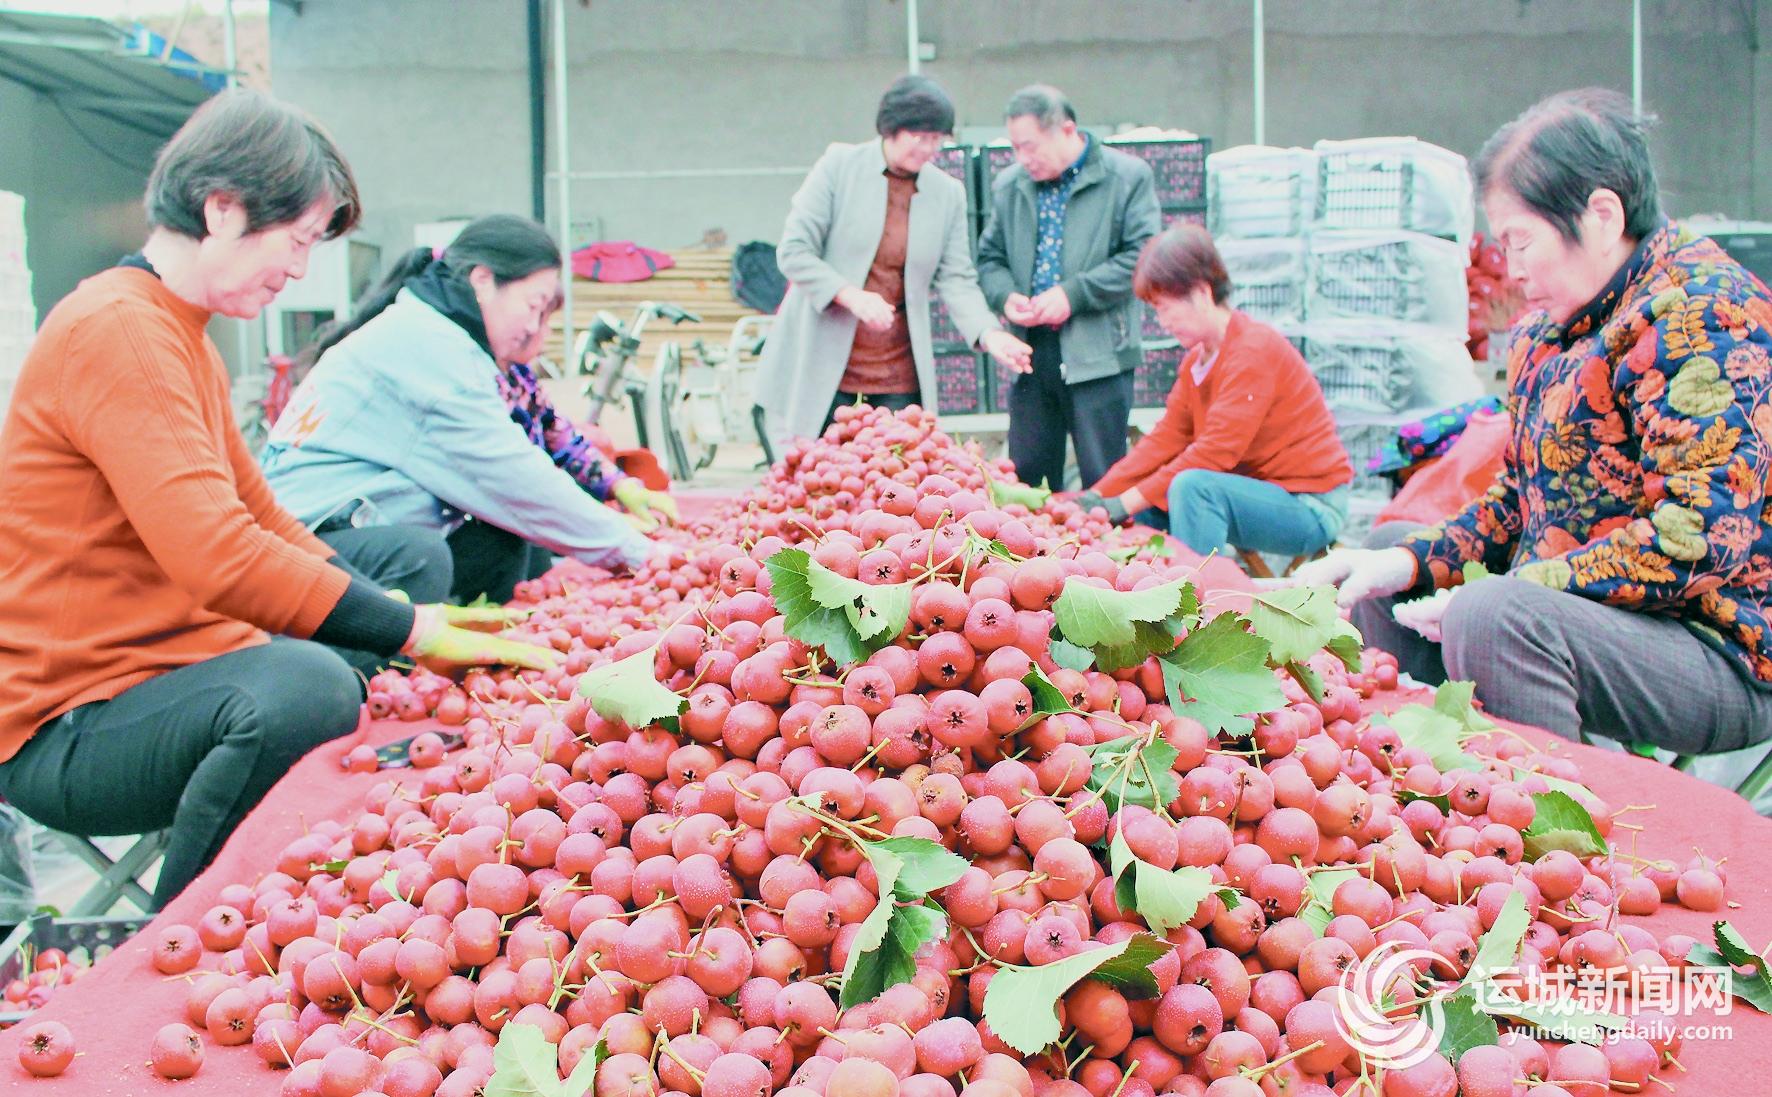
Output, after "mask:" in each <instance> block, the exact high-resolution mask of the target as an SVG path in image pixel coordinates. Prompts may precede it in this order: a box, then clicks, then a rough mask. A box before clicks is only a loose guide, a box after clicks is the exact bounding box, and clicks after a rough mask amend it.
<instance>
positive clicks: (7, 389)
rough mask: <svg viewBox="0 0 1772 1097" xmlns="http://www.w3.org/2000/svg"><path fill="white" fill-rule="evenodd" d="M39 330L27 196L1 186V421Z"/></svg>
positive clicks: (3, 418)
mask: <svg viewBox="0 0 1772 1097" xmlns="http://www.w3.org/2000/svg"><path fill="white" fill-rule="evenodd" d="M36 331H37V309H36V307H35V306H34V305H32V303H31V268H30V267H28V266H26V265H25V200H24V199H23V198H21V197H19V196H18V195H16V194H13V193H11V192H10V191H3V190H0V422H4V420H5V413H6V407H7V405H8V404H9V403H11V400H12V386H13V382H14V381H15V380H16V379H17V378H18V371H19V367H20V366H21V365H23V364H24V360H25V350H26V349H27V348H28V347H29V346H30V345H31V338H32V336H34V335H35V334H36Z"/></svg>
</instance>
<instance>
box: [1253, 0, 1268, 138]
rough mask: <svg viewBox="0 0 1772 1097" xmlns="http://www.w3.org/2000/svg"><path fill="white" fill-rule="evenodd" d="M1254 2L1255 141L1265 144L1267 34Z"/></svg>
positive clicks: (1259, 1)
mask: <svg viewBox="0 0 1772 1097" xmlns="http://www.w3.org/2000/svg"><path fill="white" fill-rule="evenodd" d="M1254 4H1255V42H1254V50H1255V143H1256V144H1258V145H1265V144H1267V35H1266V34H1265V33H1264V31H1263V28H1262V23H1263V19H1262V10H1261V7H1262V4H1261V0H1254Z"/></svg>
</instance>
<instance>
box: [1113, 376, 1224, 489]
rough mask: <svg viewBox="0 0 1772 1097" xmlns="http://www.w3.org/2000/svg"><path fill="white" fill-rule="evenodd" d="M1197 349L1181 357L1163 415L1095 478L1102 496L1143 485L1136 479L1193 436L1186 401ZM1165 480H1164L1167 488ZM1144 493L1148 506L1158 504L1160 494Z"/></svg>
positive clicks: (1171, 456) (1165, 460)
mask: <svg viewBox="0 0 1772 1097" xmlns="http://www.w3.org/2000/svg"><path fill="white" fill-rule="evenodd" d="M1198 354H1199V352H1198V351H1192V352H1189V354H1188V355H1187V356H1186V357H1185V358H1183V359H1182V362H1181V369H1180V370H1179V371H1178V372H1177V373H1176V376H1175V385H1174V387H1172V388H1171V389H1170V390H1169V395H1168V396H1167V397H1166V398H1165V399H1164V401H1163V417H1162V418H1161V419H1158V420H1157V422H1156V425H1155V426H1153V427H1151V429H1150V433H1148V434H1146V435H1145V436H1144V437H1143V438H1140V439H1139V440H1138V444H1137V445H1136V446H1133V447H1132V452H1131V453H1128V454H1127V455H1126V456H1124V457H1122V458H1120V459H1119V460H1118V461H1115V462H1114V466H1113V467H1112V468H1110V469H1108V470H1107V473H1106V475H1104V476H1103V477H1102V478H1101V479H1100V480H1098V481H1096V483H1095V487H1094V490H1095V491H1096V492H1097V493H1099V494H1100V495H1101V496H1102V497H1103V498H1107V497H1109V496H1115V495H1124V494H1126V492H1128V491H1130V490H1131V489H1133V488H1134V487H1137V488H1141V489H1142V488H1143V486H1144V485H1143V484H1141V483H1140V482H1139V481H1141V480H1144V479H1145V478H1146V477H1148V476H1149V475H1150V474H1151V473H1153V472H1155V471H1156V470H1157V469H1160V468H1162V467H1163V466H1164V465H1165V464H1167V463H1168V462H1170V461H1172V460H1173V459H1174V458H1175V456H1176V455H1177V454H1179V453H1181V452H1182V451H1183V450H1185V449H1187V447H1188V443H1189V442H1191V441H1192V440H1193V431H1192V429H1191V424H1190V421H1191V418H1192V417H1191V416H1190V415H1189V409H1188V404H1189V402H1190V401H1191V400H1192V399H1193V397H1192V396H1191V394H1190V393H1189V391H1188V390H1189V388H1191V386H1190V385H1189V384H1188V371H1189V370H1190V369H1192V368H1193V363H1194V361H1195V360H1196V357H1197V356H1198ZM1167 486H1168V485H1167V481H1165V483H1164V487H1165V489H1167ZM1140 494H1143V495H1144V498H1145V501H1146V502H1148V503H1150V504H1151V505H1152V506H1159V507H1160V506H1162V505H1163V496H1162V495H1160V494H1159V495H1150V494H1148V493H1145V492H1142V491H1141V492H1140Z"/></svg>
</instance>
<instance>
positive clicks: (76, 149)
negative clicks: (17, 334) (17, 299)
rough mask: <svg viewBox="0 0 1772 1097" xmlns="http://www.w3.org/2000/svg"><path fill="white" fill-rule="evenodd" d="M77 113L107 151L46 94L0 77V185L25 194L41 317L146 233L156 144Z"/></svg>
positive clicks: (28, 241) (29, 247) (27, 253)
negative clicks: (145, 195)
mask: <svg viewBox="0 0 1772 1097" xmlns="http://www.w3.org/2000/svg"><path fill="white" fill-rule="evenodd" d="M74 117H75V121H76V122H77V123H78V124H79V126H80V128H81V130H83V131H85V133H86V135H87V136H88V137H90V138H91V139H92V141H93V142H95V143H96V144H98V145H101V146H102V148H103V151H100V149H98V148H95V147H93V145H92V144H88V143H87V142H86V140H84V139H82V138H81V136H80V135H79V134H78V133H76V132H75V131H74V129H73V128H72V127H70V126H69V124H68V123H67V121H66V120H65V119H64V118H63V117H62V115H61V112H59V111H57V110H56V109H55V107H54V106H53V105H51V104H50V103H49V101H48V100H47V99H46V98H45V97H43V96H42V95H39V94H37V93H36V92H34V91H32V90H30V89H29V88H26V87H24V86H23V85H20V84H16V83H14V82H12V81H11V80H7V79H4V78H0V150H4V151H0V190H9V191H12V192H13V193H15V194H22V195H24V198H25V237H26V251H25V261H26V262H27V263H29V264H30V267H31V296H32V298H33V299H34V300H35V302H36V304H37V319H38V320H39V321H41V320H42V318H43V314H44V313H46V312H48V311H49V308H50V306H52V305H54V304H55V303H56V302H57V301H59V300H61V298H62V297H64V296H65V295H66V294H67V292H68V291H69V290H71V289H73V288H74V286H75V285H76V284H78V283H79V281H80V280H81V279H82V278H85V277H87V276H88V275H90V274H93V273H94V272H96V271H99V270H102V269H104V268H105V267H108V266H110V265H111V264H112V263H114V262H116V261H117V258H118V257H119V256H121V255H123V254H125V253H127V252H130V251H134V250H135V249H136V248H138V247H140V246H141V243H142V240H143V239H144V238H145V236H146V234H147V218H146V216H145V215H144V214H143V213H142V208H141V198H142V187H143V185H144V184H145V183H146V182H147V178H148V171H149V169H150V168H152V167H153V163H154V152H155V150H156V148H157V147H158V142H156V141H155V140H153V139H152V138H149V137H146V136H144V135H142V134H140V133H138V132H136V131H134V130H131V129H128V128H127V127H123V126H118V125H115V124H113V123H109V122H106V121H104V120H103V119H99V118H96V117H94V116H93V115H90V114H85V113H78V114H75V116H74Z"/></svg>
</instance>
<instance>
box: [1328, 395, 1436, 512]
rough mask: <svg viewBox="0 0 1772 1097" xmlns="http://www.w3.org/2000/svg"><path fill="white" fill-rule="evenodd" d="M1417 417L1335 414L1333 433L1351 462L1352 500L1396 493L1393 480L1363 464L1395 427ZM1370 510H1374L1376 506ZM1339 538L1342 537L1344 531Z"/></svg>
mask: <svg viewBox="0 0 1772 1097" xmlns="http://www.w3.org/2000/svg"><path fill="white" fill-rule="evenodd" d="M1417 418H1419V416H1417V415H1413V414H1410V415H1393V416H1365V415H1358V414H1354V415H1346V416H1337V418H1336V423H1335V433H1336V435H1337V436H1339V437H1340V438H1341V445H1342V448H1343V449H1345V450H1347V455H1348V459H1349V460H1350V461H1352V462H1353V465H1354V480H1353V483H1352V484H1350V485H1349V487H1348V490H1349V494H1351V495H1352V496H1353V497H1354V498H1355V499H1356V500H1361V499H1365V500H1373V499H1376V500H1380V501H1382V500H1387V499H1389V498H1390V497H1391V496H1392V495H1394V494H1396V482H1395V481H1393V480H1392V479H1391V478H1390V477H1389V476H1386V475H1384V474H1383V473H1379V472H1367V471H1366V466H1367V465H1368V464H1370V463H1371V462H1372V459H1373V458H1374V457H1376V456H1378V454H1379V452H1380V451H1381V450H1383V449H1384V447H1385V446H1386V444H1388V443H1389V442H1390V440H1391V439H1393V438H1395V437H1396V434H1397V428H1398V427H1400V426H1402V425H1403V424H1404V423H1408V422H1412V421H1413V420H1415V419H1417ZM1372 509H1373V511H1374V513H1376V510H1377V508H1376V507H1374V508H1372ZM1350 510H1351V508H1350ZM1343 539H1344V540H1345V539H1346V535H1345V534H1344V535H1343Z"/></svg>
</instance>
